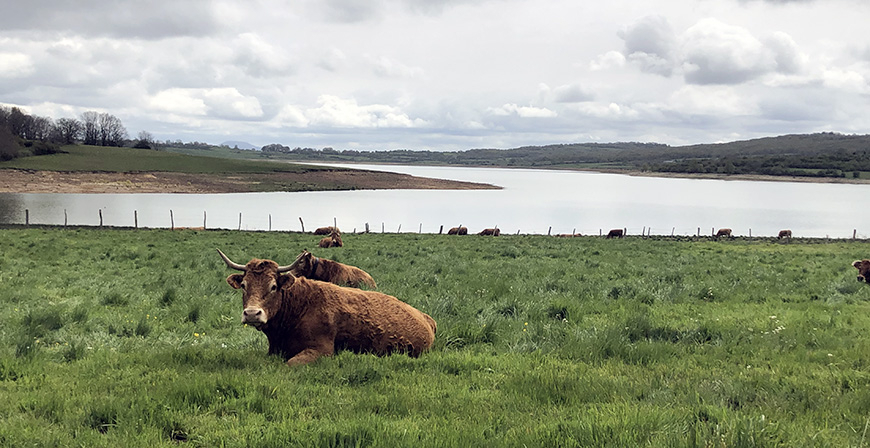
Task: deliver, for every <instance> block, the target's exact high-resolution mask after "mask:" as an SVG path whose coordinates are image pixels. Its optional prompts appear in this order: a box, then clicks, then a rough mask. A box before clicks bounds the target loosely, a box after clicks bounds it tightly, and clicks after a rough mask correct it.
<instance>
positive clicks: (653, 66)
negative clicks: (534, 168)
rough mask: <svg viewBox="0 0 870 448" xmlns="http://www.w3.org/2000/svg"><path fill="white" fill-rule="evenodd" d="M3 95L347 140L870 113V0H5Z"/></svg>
mask: <svg viewBox="0 0 870 448" xmlns="http://www.w3.org/2000/svg"><path fill="white" fill-rule="evenodd" d="M0 11H2V14H0V104H3V105H6V106H16V107H20V108H22V109H23V110H25V111H26V112H27V113H30V114H35V115H39V116H47V117H50V118H53V119H59V118H80V116H81V113H82V112H85V111H97V112H106V113H109V114H112V115H114V116H116V117H118V118H119V119H121V121H122V122H123V124H124V126H125V127H126V128H127V131H128V133H129V135H130V137H136V136H137V135H138V134H139V132H140V131H146V132H149V133H150V134H151V135H153V136H154V137H155V138H156V139H158V140H161V141H162V140H173V141H175V140H182V141H185V142H188V141H200V142H207V143H213V144H219V143H222V142H224V141H245V142H249V143H251V144H253V145H257V146H262V145H266V144H272V143H279V144H282V145H286V146H289V147H291V148H292V147H297V146H298V147H312V148H322V147H332V148H335V149H338V150H343V149H357V150H393V149H411V150H434V151H450V150H466V149H471V148H513V147H519V146H525V145H547V144H558V143H584V142H617V141H637V142H654V143H665V144H670V145H686V144H695V143H716V142H727V141H735V140H746V139H751V138H758V137H766V136H775V135H784V134H804V133H814V132H823V131H824V132H828V131H829V132H839V133H844V134H868V133H870V32H868V26H867V23H870V1H867V0H607V1H580V0H535V1H521V0H294V1H292V2H287V1H280V0H250V1H219V0H185V1H178V0H149V1H148V2H132V1H120V0H116V1H106V0H79V1H75V2H71V1H68V0H33V1H29V2H24V1H19V0H0Z"/></svg>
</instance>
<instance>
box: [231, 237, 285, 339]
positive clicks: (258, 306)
mask: <svg viewBox="0 0 870 448" xmlns="http://www.w3.org/2000/svg"><path fill="white" fill-rule="evenodd" d="M218 253H219V254H220V256H221V258H222V259H223V260H224V263H226V264H227V267H229V268H232V269H235V270H238V271H242V272H243V274H233V275H230V276H229V277H227V283H229V284H230V286H232V287H233V288H235V289H242V291H243V293H242V306H243V307H244V309H243V311H242V323H245V324H250V325H253V326H254V327H256V328H261V327H262V326H264V325H266V324H267V323H268V322H269V319H270V318H271V317H273V316H274V315H275V314H276V313H277V312H278V310H279V307H280V306H281V288H282V287H284V286H286V285H291V284H293V281H294V277H293V276H292V275H282V273H284V272H288V271H289V270H290V266H278V263H275V262H274V261H272V260H260V259H257V258H254V259H252V260H251V261H249V262H248V264H246V265H242V264H238V263H236V262H234V261H232V260H230V259H229V258H227V256H226V255H224V253H223V252H221V251H220V249H219V250H218Z"/></svg>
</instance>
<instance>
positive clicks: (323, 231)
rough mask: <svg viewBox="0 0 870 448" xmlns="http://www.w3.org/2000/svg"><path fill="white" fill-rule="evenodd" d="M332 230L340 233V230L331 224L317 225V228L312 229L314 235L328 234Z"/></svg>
mask: <svg viewBox="0 0 870 448" xmlns="http://www.w3.org/2000/svg"><path fill="white" fill-rule="evenodd" d="M332 232H338V233H341V230H338V227H333V226H329V227H318V228H317V229H315V230H314V234H315V235H329V234H331V233H332Z"/></svg>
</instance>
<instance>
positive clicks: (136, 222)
mask: <svg viewBox="0 0 870 448" xmlns="http://www.w3.org/2000/svg"><path fill="white" fill-rule="evenodd" d="M133 228H134V229H138V228H139V210H133Z"/></svg>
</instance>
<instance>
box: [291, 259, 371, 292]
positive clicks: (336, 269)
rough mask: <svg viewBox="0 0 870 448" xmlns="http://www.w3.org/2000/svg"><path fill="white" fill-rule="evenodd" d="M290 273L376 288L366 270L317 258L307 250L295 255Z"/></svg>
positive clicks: (347, 284) (346, 284)
mask: <svg viewBox="0 0 870 448" xmlns="http://www.w3.org/2000/svg"><path fill="white" fill-rule="evenodd" d="M290 273H291V274H293V276H294V277H305V278H307V279H311V280H320V281H322V282H329V283H335V284H336V285H339V286H350V287H352V288H360V287H361V286H362V285H367V286H368V287H369V288H370V289H377V288H378V285H377V284H375V280H374V279H373V278H372V276H371V275H369V274H368V273H367V272H366V271H363V270H362V269H360V268H358V267H356V266H351V265H347V264H344V263H339V262H337V261H332V260H327V259H325V258H317V257H315V256H314V254H312V253H311V252H308V251H307V250H303V251H302V253H301V254H299V256H298V257H296V261H294V262H293V264H291V265H290Z"/></svg>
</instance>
